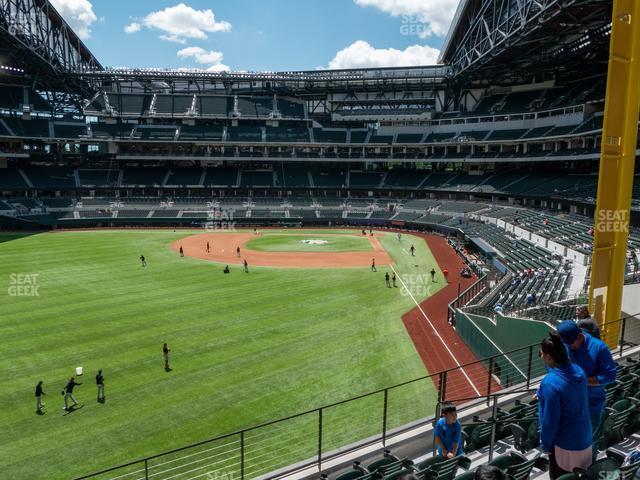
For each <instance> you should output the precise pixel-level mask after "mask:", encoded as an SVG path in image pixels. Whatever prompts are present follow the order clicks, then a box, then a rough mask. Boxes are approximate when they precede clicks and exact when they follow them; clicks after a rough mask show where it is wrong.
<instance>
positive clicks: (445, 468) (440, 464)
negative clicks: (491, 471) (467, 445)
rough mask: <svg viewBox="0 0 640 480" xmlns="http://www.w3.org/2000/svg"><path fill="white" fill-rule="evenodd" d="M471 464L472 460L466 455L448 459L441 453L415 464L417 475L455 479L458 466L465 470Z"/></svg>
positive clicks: (428, 478) (427, 479)
mask: <svg viewBox="0 0 640 480" xmlns="http://www.w3.org/2000/svg"><path fill="white" fill-rule="evenodd" d="M469 466H471V460H469V458H468V457H465V456H464V455H461V456H458V457H454V458H450V459H446V458H444V457H443V456H441V455H435V456H433V457H431V458H429V459H427V460H425V461H423V462H420V463H419V464H417V465H416V466H415V468H416V470H417V472H416V476H418V477H419V478H424V479H426V480H453V478H454V477H455V476H456V472H457V471H458V467H461V468H464V469H465V470H466V469H468V468H469Z"/></svg>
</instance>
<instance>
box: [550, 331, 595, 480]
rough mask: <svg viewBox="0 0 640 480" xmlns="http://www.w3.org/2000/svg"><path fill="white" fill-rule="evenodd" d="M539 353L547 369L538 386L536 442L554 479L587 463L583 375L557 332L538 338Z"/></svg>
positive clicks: (588, 440) (588, 439)
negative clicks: (547, 462)
mask: <svg viewBox="0 0 640 480" xmlns="http://www.w3.org/2000/svg"><path fill="white" fill-rule="evenodd" d="M539 355H540V358H541V359H542V360H543V361H544V363H545V365H546V367H547V372H548V373H547V375H546V376H545V377H544V379H543V380H542V382H541V383H540V387H539V389H538V401H539V406H538V412H539V416H540V446H541V448H542V450H543V451H544V452H547V453H548V454H549V463H550V466H549V476H550V477H551V479H552V480H554V479H555V478H558V477H559V476H560V475H563V474H565V473H570V472H571V471H573V469H574V468H576V467H579V468H584V469H586V468H588V467H589V465H591V461H592V459H591V421H590V418H589V400H588V396H587V377H586V375H585V373H584V371H583V370H582V369H581V368H580V367H579V366H577V365H575V364H573V363H571V361H570V360H569V356H568V354H567V349H566V348H565V346H564V343H563V342H562V338H561V337H560V335H558V334H557V333H549V336H548V337H547V338H545V339H544V340H543V341H542V343H541V344H540V352H539Z"/></svg>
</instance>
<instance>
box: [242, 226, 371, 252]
mask: <svg viewBox="0 0 640 480" xmlns="http://www.w3.org/2000/svg"><path fill="white" fill-rule="evenodd" d="M357 235H358V234H357V232H353V233H352V234H351V235H314V234H308V233H303V234H299V233H289V234H287V233H272V232H269V231H268V230H267V231H264V232H262V234H261V235H260V236H259V237H258V238H253V239H251V240H250V241H249V242H247V244H246V248H248V249H250V250H257V251H260V252H354V251H360V252H370V251H373V248H372V246H371V242H370V241H369V239H368V238H367V237H366V236H364V235H362V234H360V236H357ZM303 240H320V241H324V242H326V243H325V244H321V245H319V244H308V243H303Z"/></svg>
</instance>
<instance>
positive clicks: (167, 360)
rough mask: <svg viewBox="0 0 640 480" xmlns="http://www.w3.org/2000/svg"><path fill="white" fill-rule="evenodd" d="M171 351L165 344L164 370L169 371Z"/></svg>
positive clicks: (163, 354) (163, 349) (163, 351)
mask: <svg viewBox="0 0 640 480" xmlns="http://www.w3.org/2000/svg"><path fill="white" fill-rule="evenodd" d="M170 351H171V349H170V348H169V347H168V346H167V344H166V343H165V344H164V346H163V347H162V358H164V369H165V370H169V352H170Z"/></svg>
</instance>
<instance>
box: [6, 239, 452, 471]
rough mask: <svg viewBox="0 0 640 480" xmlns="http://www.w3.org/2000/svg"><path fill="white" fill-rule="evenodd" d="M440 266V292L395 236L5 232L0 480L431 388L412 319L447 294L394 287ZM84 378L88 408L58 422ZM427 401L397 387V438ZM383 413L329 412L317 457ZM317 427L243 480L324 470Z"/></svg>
mask: <svg viewBox="0 0 640 480" xmlns="http://www.w3.org/2000/svg"><path fill="white" fill-rule="evenodd" d="M207 242H209V243H210V249H211V250H210V252H209V253H207V252H206V243H207ZM411 244H413V245H414V246H415V257H412V256H411V255H410V253H409V248H410V245H411ZM180 246H182V247H183V249H184V253H185V256H184V258H183V257H181V256H180V255H179V254H178V251H177V249H179V247H180ZM238 247H240V248H241V253H240V256H238V255H237V252H236V249H237V248H238ZM140 255H144V256H145V259H146V262H147V265H146V267H143V266H141V262H140V260H139V257H140ZM373 258H375V259H376V267H377V272H373V271H372V269H371V263H372V260H373ZM245 259H246V260H247V261H248V268H249V272H248V273H245V272H244V271H243V266H242V261H243V260H245ZM225 265H229V268H230V273H229V274H223V271H222V270H223V267H224V266H225ZM431 268H435V269H436V271H437V276H438V277H439V278H442V277H441V272H440V270H439V267H438V265H437V263H436V261H435V260H434V258H433V256H432V254H431V252H430V250H429V248H428V245H427V244H426V243H425V241H424V240H423V239H421V238H418V237H412V236H411V235H409V234H404V235H403V236H402V239H401V240H399V239H398V238H397V236H396V234H394V233H391V232H374V235H368V232H367V235H364V236H363V235H362V234H361V233H360V232H359V231H354V230H297V231H292V230H265V231H262V232H259V234H257V235H256V234H255V233H254V232H253V230H247V231H240V232H235V233H227V232H212V233H203V231H202V230H198V231H195V230H194V231H188V230H178V231H174V230H105V231H67V232H55V233H42V234H37V235H15V234H0V295H1V297H0V298H1V300H0V338H1V339H2V349H1V352H2V355H0V407H1V408H0V425H2V435H0V464H1V466H0V470H1V471H2V474H1V475H0V476H1V477H2V478H12V479H33V478H47V479H63V478H73V477H76V476H80V475H82V474H87V473H90V472H92V471H95V470H100V469H103V468H108V467H111V466H115V465H118V464H121V463H125V462H128V461H131V460H136V459H138V458H142V457H145V456H149V455H153V454H157V453H160V452H163V451H166V450H171V449H173V448H176V447H180V446H183V445H187V444H190V443H193V442H198V441H202V440H206V439H208V438H213V437H215V436H217V435H221V434H226V433H229V432H233V431H236V430H239V429H242V428H246V427H249V426H252V425H256V424H259V423H262V422H266V421H270V420H274V419H277V418H280V417H286V416H289V415H292V414H295V413H298V412H302V411H305V410H310V409H313V408H316V407H321V406H323V405H326V404H330V403H333V402H338V401H341V400H345V399H348V398H350V397H354V396H357V395H361V394H365V393H367V392H371V391H375V390H377V389H381V388H384V387H387V386H390V385H393V384H397V383H400V382H404V381H407V380H411V379H413V378H416V377H420V376H423V375H426V374H427V371H426V368H425V366H424V363H423V361H422V360H421V358H420V356H419V355H418V353H417V352H416V347H415V346H414V343H413V342H412V340H411V338H410V336H409V334H408V333H407V330H406V328H405V326H404V324H403V321H402V316H403V314H404V313H406V312H407V311H409V310H411V309H412V308H413V307H415V301H416V300H417V301H418V302H420V301H422V300H424V299H425V298H426V297H428V296H430V295H433V294H434V293H436V292H437V291H438V290H439V289H440V288H442V287H443V286H444V283H443V282H440V283H428V284H426V285H422V286H421V288H420V289H419V290H416V291H415V292H413V296H411V295H406V294H403V291H402V290H403V289H402V287H401V284H400V282H398V287H397V288H393V287H392V288H387V287H386V285H385V279H384V275H385V273H386V272H389V273H393V272H394V271H395V272H396V273H397V275H398V276H399V277H400V278H412V277H411V276H412V275H413V276H415V274H418V273H420V274H424V273H426V272H428V271H429V270H431ZM165 342H166V343H168V345H169V347H170V349H171V353H170V367H171V369H170V370H168V371H165V369H164V368H163V365H164V364H163V359H162V352H161V348H162V345H163V343H165ZM78 366H82V367H83V369H84V372H85V373H84V375H83V376H82V377H78V378H77V380H78V381H80V382H82V385H80V386H79V387H76V389H75V390H74V395H75V396H76V398H77V399H78V402H79V405H78V406H77V407H75V408H74V409H72V410H71V411H69V412H67V411H63V409H62V407H63V401H62V396H61V389H62V388H63V386H64V384H65V382H66V379H67V378H68V377H69V376H71V375H74V374H75V368H76V367H78ZM98 369H102V370H103V374H104V378H105V386H106V392H105V393H106V402H104V403H98V402H97V401H96V386H95V380H94V377H95V374H96V372H97V370H98ZM40 380H42V381H43V382H44V391H45V393H46V396H45V397H44V403H45V404H46V406H45V408H44V409H43V412H42V414H36V412H35V398H34V388H35V385H36V383H37V382H38V381H40ZM434 398H435V391H434V388H433V384H432V383H430V382H421V383H419V384H413V385H409V386H406V387H403V388H401V389H397V390H396V391H394V392H393V393H392V395H391V398H390V399H389V402H390V403H389V419H388V427H389V428H393V427H397V426H399V425H402V424H404V423H406V422H409V421H412V420H416V419H419V418H422V417H425V416H428V415H430V414H432V412H433V408H432V407H433V404H434ZM380 400H381V399H380V397H379V396H378V397H375V398H373V397H372V398H367V399H363V400H362V401H361V402H353V403H352V404H346V405H344V406H341V407H335V408H334V409H328V410H327V412H326V416H325V419H324V422H325V425H324V426H325V428H326V434H325V437H324V438H323V449H324V450H326V451H328V450H330V449H332V448H336V447H339V446H341V445H344V444H347V443H349V442H353V441H356V440H359V439H362V438H365V437H367V436H369V435H372V434H375V433H377V432H379V430H380V425H379V419H381V408H382V404H381V401H380ZM316 430H317V421H316V419H315V417H314V418H313V419H312V420H311V421H308V422H307V420H306V419H305V420H304V421H303V420H300V421H298V422H297V423H296V422H291V423H283V424H282V425H281V426H280V427H279V429H278V430H277V434H276V433H274V434H273V438H271V439H270V441H268V442H266V443H263V444H262V446H258V445H257V444H256V445H254V446H253V447H252V446H248V451H251V452H253V454H255V455H256V456H262V458H263V460H261V461H257V460H255V461H254V462H253V465H254V467H253V468H254V470H253V471H252V472H250V474H251V475H254V474H255V475H258V474H262V473H266V472H268V471H270V469H272V468H278V467H282V466H284V465H286V464H288V463H292V462H296V461H301V460H304V459H306V458H308V457H311V456H313V455H314V454H315V453H316V452H317V434H314V432H316ZM274 432H275V430H274ZM283 440H286V441H283ZM279 442H280V443H279ZM252 448H253V450H251V449H252ZM274 448H277V451H278V455H277V456H276V457H277V461H274V460H273V458H274V456H273V455H268V454H265V452H267V453H268V450H269V449H274ZM256 458H257V457H256ZM247 461H248V462H249V459H247ZM248 473H249V472H248ZM115 476H116V474H115V473H114V475H113V477H115ZM103 478H107V477H103ZM176 478H183V477H176ZM184 478H186V477H184ZM194 478H195V476H194Z"/></svg>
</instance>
